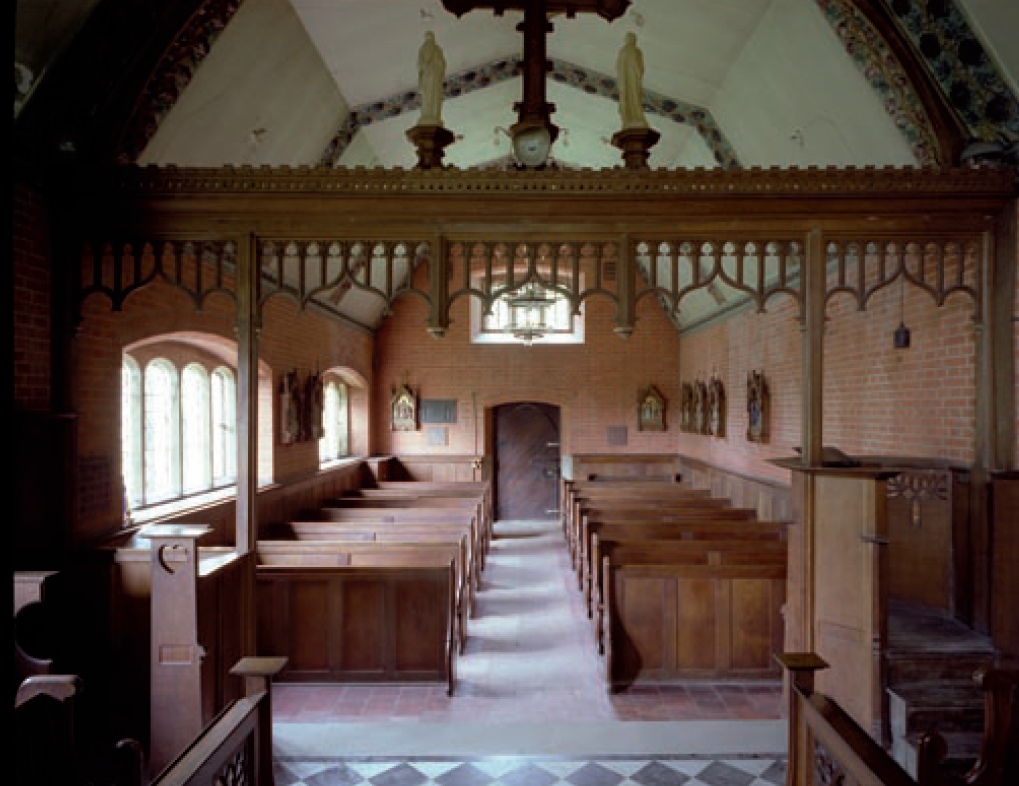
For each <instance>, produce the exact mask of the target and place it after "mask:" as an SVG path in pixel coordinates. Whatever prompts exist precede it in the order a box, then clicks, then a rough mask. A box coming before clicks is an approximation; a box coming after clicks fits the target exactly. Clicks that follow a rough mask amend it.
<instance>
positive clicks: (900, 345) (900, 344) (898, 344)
mask: <svg viewBox="0 0 1019 786" xmlns="http://www.w3.org/2000/svg"><path fill="white" fill-rule="evenodd" d="M901 275H902V281H901V282H900V283H899V326H898V327H897V328H895V333H894V334H893V335H892V346H894V347H895V348H896V349H909V328H908V327H906V270H905V268H903V270H902V274H901Z"/></svg>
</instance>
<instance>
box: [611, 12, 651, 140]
mask: <svg viewBox="0 0 1019 786" xmlns="http://www.w3.org/2000/svg"><path fill="white" fill-rule="evenodd" d="M616 80H617V81H618V83H619V117H620V119H621V120H622V121H623V129H624V130H625V129H627V128H647V127H648V124H647V118H646V117H645V116H644V87H643V80H644V53H643V52H641V50H640V47H639V46H637V34H636V33H634V32H629V33H627V34H626V43H624V44H623V47H622V49H620V50H619V55H618V56H617V57H616Z"/></svg>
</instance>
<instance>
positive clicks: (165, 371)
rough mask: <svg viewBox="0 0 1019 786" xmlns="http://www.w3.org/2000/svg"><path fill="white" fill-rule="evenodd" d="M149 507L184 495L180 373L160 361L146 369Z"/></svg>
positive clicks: (147, 494) (144, 399)
mask: <svg viewBox="0 0 1019 786" xmlns="http://www.w3.org/2000/svg"><path fill="white" fill-rule="evenodd" d="M142 402H143V403H142V407H143V410H144V412H143V416H142V418H143V419H142V422H143V423H144V426H145V428H144V432H143V439H144V441H145V449H144V456H145V460H144V465H143V466H144V475H145V482H144V488H145V499H144V502H145V504H152V503H154V502H159V501H162V500H166V499H170V498H171V497H177V496H180V416H179V412H180V406H179V405H180V401H179V398H178V383H177V370H176V369H175V368H174V366H173V364H172V363H170V361H168V360H165V359H163V358H157V359H155V360H153V361H151V362H150V363H149V364H148V366H146V367H145V376H144V388H143V397H142Z"/></svg>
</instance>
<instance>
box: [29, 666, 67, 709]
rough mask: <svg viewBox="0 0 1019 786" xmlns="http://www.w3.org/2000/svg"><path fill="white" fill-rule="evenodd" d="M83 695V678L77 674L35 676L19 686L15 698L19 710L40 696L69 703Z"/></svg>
mask: <svg viewBox="0 0 1019 786" xmlns="http://www.w3.org/2000/svg"><path fill="white" fill-rule="evenodd" d="M79 693H81V678H80V677H78V676H77V675H75V674H33V675H32V676H31V677H26V678H25V679H24V680H22V682H21V684H20V685H19V686H18V691H17V693H16V694H15V696H14V708H15V709H17V708H18V707H21V706H22V705H24V704H26V703H28V702H29V701H31V700H32V699H34V698H36V697H38V696H49V697H50V698H52V699H56V700H57V701H69V700H70V699H73V698H74V697H75V696H77V695H78V694H79Z"/></svg>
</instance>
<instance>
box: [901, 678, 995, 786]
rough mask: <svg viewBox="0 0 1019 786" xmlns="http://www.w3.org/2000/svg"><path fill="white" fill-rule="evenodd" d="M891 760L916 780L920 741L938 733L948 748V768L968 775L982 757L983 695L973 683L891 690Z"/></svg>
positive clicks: (927, 684) (918, 684)
mask: <svg viewBox="0 0 1019 786" xmlns="http://www.w3.org/2000/svg"><path fill="white" fill-rule="evenodd" d="M888 705H889V706H888V710H889V722H890V727H891V735H892V756H893V758H895V760H896V761H897V762H898V763H899V764H900V765H901V766H902V767H903V769H905V770H906V772H908V773H909V774H910V775H911V776H913V777H914V778H915V777H916V748H917V745H918V743H919V740H920V737H921V736H922V735H923V734H925V733H927V732H930V731H936V732H938V733H939V734H940V735H941V736H942V737H943V738H944V739H945V742H946V744H947V748H948V755H947V757H946V763H945V766H947V767H949V768H950V769H951V770H952V771H965V770H966V769H968V768H969V767H970V766H971V765H972V763H973V762H974V761H975V760H976V758H977V756H978V755H979V753H980V744H981V741H982V739H983V729H984V693H983V691H982V690H981V689H980V687H979V686H978V685H977V684H976V683H975V682H974V681H972V680H956V681H933V682H927V681H925V682H915V683H904V684H900V685H896V686H894V687H891V688H889V689H888Z"/></svg>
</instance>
